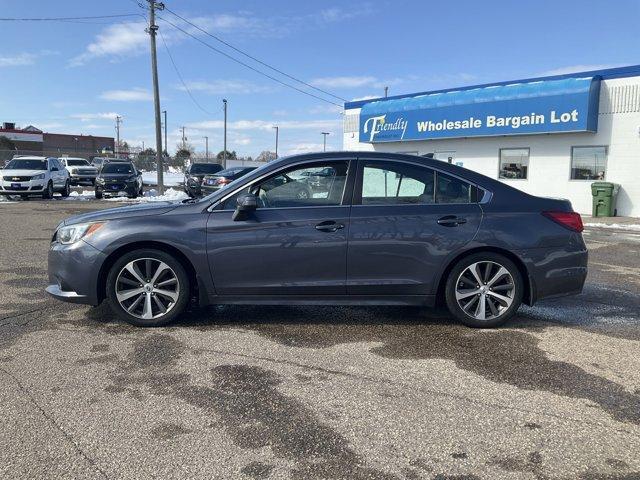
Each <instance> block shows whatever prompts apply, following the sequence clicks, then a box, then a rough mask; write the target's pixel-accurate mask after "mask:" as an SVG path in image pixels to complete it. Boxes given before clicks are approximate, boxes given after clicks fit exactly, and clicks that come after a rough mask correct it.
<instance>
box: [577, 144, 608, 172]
mask: <svg viewBox="0 0 640 480" xmlns="http://www.w3.org/2000/svg"><path fill="white" fill-rule="evenodd" d="M606 166H607V147H573V148H572V149H571V180H604V174H605V171H606Z"/></svg>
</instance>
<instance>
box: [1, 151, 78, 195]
mask: <svg viewBox="0 0 640 480" xmlns="http://www.w3.org/2000/svg"><path fill="white" fill-rule="evenodd" d="M70 185H71V182H70V180H69V172H67V170H66V168H65V167H64V165H62V163H60V161H59V160H58V159H57V158H53V157H49V158H47V157H31V156H29V157H27V156H20V157H14V158H13V159H12V160H11V161H10V162H9V163H7V165H6V166H5V167H4V168H3V169H2V170H0V195H19V196H21V197H22V198H25V199H26V198H28V197H29V196H30V195H41V196H42V198H51V197H53V193H54V192H60V193H61V194H62V196H63V197H68V196H69V193H70V192H71V186H70Z"/></svg>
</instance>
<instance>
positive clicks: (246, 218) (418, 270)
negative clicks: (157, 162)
mask: <svg viewBox="0 0 640 480" xmlns="http://www.w3.org/2000/svg"><path fill="white" fill-rule="evenodd" d="M318 169H321V170H323V171H325V169H326V171H328V172H331V174H330V175H328V176H327V177H326V178H324V177H323V181H322V182H321V185H320V186H319V187H318V188H314V189H313V191H312V193H311V194H310V195H304V196H301V195H299V194H298V193H299V191H300V189H297V188H294V187H295V183H296V182H300V186H301V188H302V187H304V188H307V181H308V178H307V177H306V176H305V175H304V172H308V171H310V170H312V171H317V170H318ZM581 231H582V222H581V219H580V216H579V215H578V214H577V213H575V212H573V210H572V208H571V204H570V203H569V202H568V201H566V200H558V199H548V198H540V197H534V196H531V195H528V194H526V193H523V192H521V191H519V190H516V189H514V188H512V187H510V186H508V185H505V184H503V183H500V182H498V181H496V180H493V179H491V178H488V177H485V176H483V175H480V174H478V173H475V172H473V171H470V170H466V169H463V168H461V167H457V166H454V165H450V164H447V163H443V162H439V161H437V160H432V159H427V158H420V157H416V156H412V155H401V154H391V153H372V152H366V153H365V152H362V153H358V152H332V153H323V154H313V155H304V156H294V157H288V158H284V159H281V160H278V161H275V162H270V163H268V164H265V165H264V166H263V167H260V168H258V169H257V170H254V171H253V172H251V173H249V174H248V175H246V176H244V177H242V178H240V179H238V180H236V181H235V182H233V183H231V184H229V185H228V186H227V187H226V188H224V189H221V190H219V191H218V192H215V193H213V194H211V195H209V196H207V197H204V198H202V199H200V200H187V201H184V202H182V203H169V202H167V203H161V204H154V205H148V204H147V205H138V206H129V207H123V208H116V209H111V210H102V211H98V212H93V213H89V214H85V215H79V216H76V217H72V218H69V219H67V220H66V221H64V222H63V223H62V224H60V225H59V226H58V228H57V229H56V232H55V234H54V235H53V238H52V242H51V248H50V250H49V280H50V285H49V286H48V287H47V292H49V293H50V294H51V295H53V296H54V297H56V298H58V299H60V300H64V301H69V302H76V303H86V304H90V305H98V304H99V303H101V302H103V301H105V300H107V301H108V302H109V303H110V305H111V307H112V308H113V309H114V311H115V312H116V313H117V314H118V315H120V316H121V317H122V318H123V319H124V320H126V321H128V322H130V323H132V324H135V325H140V326H158V325H164V324H167V323H169V322H171V321H173V320H174V319H176V318H177V317H178V316H179V315H180V314H181V313H182V312H183V311H184V309H185V307H186V306H187V303H188V302H189V301H190V300H192V299H193V300H195V301H197V302H198V303H199V304H200V305H209V304H287V305H294V304H295V305H300V304H302V305H309V304H312V305H318V304H327V305H337V304H339V305H353V304H360V305H362V304H365V305H380V304H383V305H421V306H434V305H436V304H437V303H443V304H446V305H447V307H448V308H449V310H450V312H451V313H452V315H453V316H454V317H456V318H457V319H458V320H460V321H461V322H462V323H464V324H466V325H469V326H473V327H495V326H498V325H501V324H503V323H504V322H505V321H506V320H508V319H509V318H510V317H511V316H512V315H514V314H515V312H516V311H517V309H518V307H519V306H520V304H521V303H523V302H524V303H526V304H529V305H532V304H533V303H535V302H536V301H538V300H540V299H542V298H545V297H551V296H558V295H567V294H574V293H578V292H580V291H581V290H582V286H583V284H584V281H585V277H586V275H587V249H586V247H585V243H584V241H583V239H582V235H581Z"/></svg>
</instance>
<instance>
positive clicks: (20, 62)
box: [0, 53, 38, 67]
mask: <svg viewBox="0 0 640 480" xmlns="http://www.w3.org/2000/svg"><path fill="white" fill-rule="evenodd" d="M36 58H38V55H36V54H34V53H19V54H16V55H0V67H22V66H25V65H33V64H34V63H35V61H36Z"/></svg>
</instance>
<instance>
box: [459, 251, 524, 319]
mask: <svg viewBox="0 0 640 480" xmlns="http://www.w3.org/2000/svg"><path fill="white" fill-rule="evenodd" d="M514 295H515V282H514V280H513V276H512V275H511V273H510V272H509V270H507V269H506V268H505V267H504V266H502V265H500V264H499V263H496V262H492V261H481V262H476V263H472V264H471V265H469V266H468V267H467V268H465V269H464V270H463V271H462V273H461V274H460V276H459V277H458V281H457V282H456V301H457V302H458V305H459V306H460V308H461V309H462V311H463V312H464V313H466V314H467V315H469V316H470V317H472V318H475V319H476V320H491V319H494V318H496V317H499V316H500V315H502V314H503V313H504V312H505V311H506V310H508V309H509V307H510V306H511V305H512V304H513V300H514Z"/></svg>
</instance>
